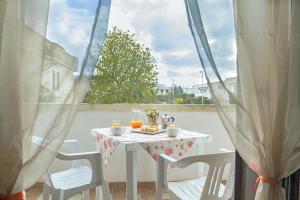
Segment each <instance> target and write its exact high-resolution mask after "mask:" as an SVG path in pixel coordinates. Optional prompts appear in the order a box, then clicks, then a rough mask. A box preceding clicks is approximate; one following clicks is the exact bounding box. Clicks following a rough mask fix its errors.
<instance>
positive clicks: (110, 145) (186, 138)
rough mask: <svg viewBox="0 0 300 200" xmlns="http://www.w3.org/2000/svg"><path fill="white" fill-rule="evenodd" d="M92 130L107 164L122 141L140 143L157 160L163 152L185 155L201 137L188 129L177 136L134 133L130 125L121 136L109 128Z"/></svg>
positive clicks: (171, 154) (172, 155) (172, 154)
mask: <svg viewBox="0 0 300 200" xmlns="http://www.w3.org/2000/svg"><path fill="white" fill-rule="evenodd" d="M92 132H93V134H94V135H95V136H96V139H97V143H98V146H99V148H100V149H99V150H100V152H101V154H102V157H103V162H104V164H105V166H107V165H108V163H109V161H110V160H111V158H112V155H113V152H114V151H115V149H116V148H117V146H118V144H119V143H122V142H124V143H125V142H132V143H138V144H140V145H141V147H142V148H143V149H145V150H146V151H147V152H148V153H149V154H150V155H151V157H152V158H153V159H154V160H156V161H157V159H158V155H159V154H163V153H164V154H167V155H169V156H171V157H173V158H179V157H181V156H183V155H184V154H185V153H186V152H187V151H188V150H189V149H190V148H192V146H193V144H194V143H195V141H196V139H197V138H199V133H197V132H192V131H186V130H183V131H181V133H179V134H178V136H177V137H169V136H168V135H167V134H166V133H159V134H156V135H146V134H141V133H132V132H131V129H130V128H129V127H128V128H126V132H125V133H124V134H122V135H121V136H113V135H112V134H111V132H110V129H109V128H102V129H93V130H92Z"/></svg>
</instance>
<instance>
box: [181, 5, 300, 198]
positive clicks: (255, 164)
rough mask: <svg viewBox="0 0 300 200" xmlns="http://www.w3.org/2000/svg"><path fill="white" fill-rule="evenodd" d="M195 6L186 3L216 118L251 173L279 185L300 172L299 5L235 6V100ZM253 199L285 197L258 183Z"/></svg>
mask: <svg viewBox="0 0 300 200" xmlns="http://www.w3.org/2000/svg"><path fill="white" fill-rule="evenodd" d="M199 2H200V0H199V1H198V0H185V4H186V9H187V16H188V21H189V26H190V29H191V32H192V35H193V37H194V41H195V44H196V48H197V51H198V55H199V58H200V61H201V64H202V67H203V68H204V70H205V73H206V79H207V83H208V86H209V88H210V92H211V94H212V97H213V99H214V102H215V104H216V107H217V108H218V113H219V116H220V118H221V120H222V122H223V124H224V126H225V128H226V129H227V132H228V134H229V136H230V138H231V141H232V143H233V144H234V146H235V147H236V149H237V151H238V152H239V153H240V155H241V157H242V158H243V160H244V161H245V162H246V163H247V164H248V165H249V167H250V168H251V169H253V170H254V171H255V172H256V173H257V174H258V175H259V176H265V177H268V178H272V179H276V180H281V179H282V178H284V177H287V176H288V175H290V174H292V173H293V172H295V171H296V170H297V169H299V167H300V157H299V156H300V151H299V146H300V145H299V144H300V143H299V142H300V123H298V122H297V121H298V120H299V117H300V67H299V66H300V38H299V35H300V2H299V1H292V0H281V1H279V0H246V1H238V0H234V1H233V7H234V16H235V33H236V45H237V67H238V69H237V72H238V74H237V76H238V77H237V78H238V82H239V84H240V85H239V87H240V90H239V92H240V93H239V94H238V96H237V95H236V94H234V93H233V92H232V91H231V90H229V88H228V87H227V86H226V84H225V83H224V81H223V79H222V77H221V75H220V71H221V70H222V66H221V65H219V66H217V64H216V62H215V59H214V57H216V56H217V55H213V53H212V51H211V48H210V45H209V42H208V37H207V33H206V27H205V26H204V25H203V24H204V23H203V19H202V18H201V12H202V11H203V10H201V5H200V3H199ZM232 28H233V27H232ZM216 82H217V83H218V84H215V83H216ZM224 95H225V96H226V97H228V98H230V99H231V100H232V102H233V103H234V104H235V106H236V118H235V116H233V115H232V113H230V112H228V110H227V107H226V106H227V105H226V104H224V103H223V102H222V98H224ZM255 199H256V200H266V199H270V200H271V199H272V200H276V199H285V195H284V191H283V189H282V188H281V186H280V184H270V183H268V182H263V181H261V182H260V183H259V185H258V188H257V191H256V197H255Z"/></svg>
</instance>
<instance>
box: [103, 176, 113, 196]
mask: <svg viewBox="0 0 300 200" xmlns="http://www.w3.org/2000/svg"><path fill="white" fill-rule="evenodd" d="M102 191H103V192H102V194H103V198H104V200H112V194H111V193H110V189H109V184H108V182H107V181H106V180H104V181H103V185H102Z"/></svg>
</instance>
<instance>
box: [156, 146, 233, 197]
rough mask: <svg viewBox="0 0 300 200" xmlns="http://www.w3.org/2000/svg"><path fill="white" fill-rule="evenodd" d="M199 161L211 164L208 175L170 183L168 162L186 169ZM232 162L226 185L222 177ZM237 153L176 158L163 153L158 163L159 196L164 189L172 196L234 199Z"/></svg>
mask: <svg viewBox="0 0 300 200" xmlns="http://www.w3.org/2000/svg"><path fill="white" fill-rule="evenodd" d="M195 162H203V163H207V164H208V166H209V169H208V174H207V176H206V177H202V178H199V179H194V180H186V181H178V182H168V180H167V170H168V165H169V164H172V165H174V166H175V167H178V168H185V167H187V166H189V165H191V164H193V163H195ZM228 163H229V164H230V167H229V173H228V178H227V181H226V185H223V184H222V183H221V182H222V177H223V174H224V169H225V166H226V165H227V164H228ZM234 167H235V153H234V152H230V153H220V154H208V155H198V156H191V157H187V158H183V159H181V160H178V161H177V160H175V159H173V158H171V157H169V156H167V155H164V154H163V155H160V156H159V158H158V166H157V170H158V173H157V183H156V199H157V200H158V199H161V197H162V193H163V190H166V192H167V193H168V194H169V195H170V197H171V198H172V199H176V200H179V199H182V200H199V199H200V200H228V199H231V198H232V195H233V187H234Z"/></svg>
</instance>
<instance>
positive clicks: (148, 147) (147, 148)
mask: <svg viewBox="0 0 300 200" xmlns="http://www.w3.org/2000/svg"><path fill="white" fill-rule="evenodd" d="M146 150H147V152H148V153H151V147H150V146H149V145H147V147H146Z"/></svg>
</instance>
